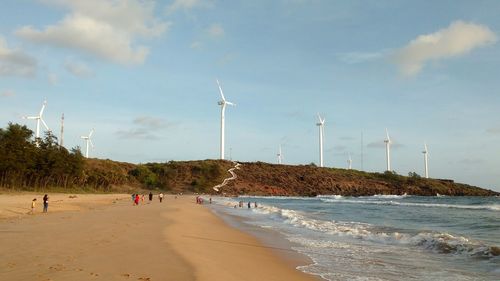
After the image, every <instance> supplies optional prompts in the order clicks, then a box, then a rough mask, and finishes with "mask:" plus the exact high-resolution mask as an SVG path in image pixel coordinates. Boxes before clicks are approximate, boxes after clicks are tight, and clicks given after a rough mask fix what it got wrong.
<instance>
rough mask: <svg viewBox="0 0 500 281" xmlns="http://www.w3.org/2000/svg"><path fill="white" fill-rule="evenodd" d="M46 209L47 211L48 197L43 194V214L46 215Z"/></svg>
mask: <svg viewBox="0 0 500 281" xmlns="http://www.w3.org/2000/svg"><path fill="white" fill-rule="evenodd" d="M48 209H49V196H48V195H47V194H45V195H44V196H43V212H44V213H47V211H48Z"/></svg>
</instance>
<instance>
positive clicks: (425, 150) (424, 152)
mask: <svg viewBox="0 0 500 281" xmlns="http://www.w3.org/2000/svg"><path fill="white" fill-rule="evenodd" d="M422 153H423V154H427V153H429V151H428V150H427V144H424V151H422Z"/></svg>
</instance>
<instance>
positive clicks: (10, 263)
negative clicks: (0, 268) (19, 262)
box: [7, 262, 16, 268]
mask: <svg viewBox="0 0 500 281" xmlns="http://www.w3.org/2000/svg"><path fill="white" fill-rule="evenodd" d="M7 267H8V268H14V267H16V264H15V263H13V262H9V263H8V264H7Z"/></svg>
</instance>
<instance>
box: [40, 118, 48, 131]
mask: <svg viewBox="0 0 500 281" xmlns="http://www.w3.org/2000/svg"><path fill="white" fill-rule="evenodd" d="M40 116H41V115H40ZM40 121H42V124H43V126H44V127H45V129H47V130H48V131H50V129H49V126H47V123H45V121H43V119H42V118H41V117H40Z"/></svg>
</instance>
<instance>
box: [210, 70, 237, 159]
mask: <svg viewBox="0 0 500 281" xmlns="http://www.w3.org/2000/svg"><path fill="white" fill-rule="evenodd" d="M215 81H217V86H219V92H220V96H221V98H222V100H221V101H219V102H218V105H220V106H221V112H220V159H222V160H224V113H225V111H226V105H228V104H229V105H232V106H235V105H236V104H234V103H232V102H228V101H226V98H225V97H224V93H223V92H222V87H221V86H220V83H219V80H217V79H216V80H215Z"/></svg>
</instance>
